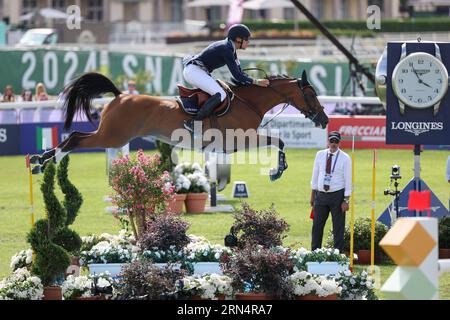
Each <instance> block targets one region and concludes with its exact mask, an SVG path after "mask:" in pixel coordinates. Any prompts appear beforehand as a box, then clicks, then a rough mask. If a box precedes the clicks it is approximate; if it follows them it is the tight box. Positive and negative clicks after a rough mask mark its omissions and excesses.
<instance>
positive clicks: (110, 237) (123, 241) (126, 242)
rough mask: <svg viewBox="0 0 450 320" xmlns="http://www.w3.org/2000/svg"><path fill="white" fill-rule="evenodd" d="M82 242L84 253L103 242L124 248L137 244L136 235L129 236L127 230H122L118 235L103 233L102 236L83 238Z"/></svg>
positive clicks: (94, 235) (93, 235)
mask: <svg viewBox="0 0 450 320" xmlns="http://www.w3.org/2000/svg"><path fill="white" fill-rule="evenodd" d="M81 240H82V245H81V250H82V251H89V250H91V249H92V247H93V246H95V245H96V244H98V243H99V242H102V241H106V242H109V243H114V244H115V245H120V246H122V247H128V246H133V245H134V244H135V243H136V239H135V237H134V235H132V234H129V233H128V231H127V230H125V229H121V230H120V231H119V233H118V234H117V235H115V234H109V233H102V234H100V235H96V234H91V235H88V236H85V237H81Z"/></svg>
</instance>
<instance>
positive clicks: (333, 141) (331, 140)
mask: <svg viewBox="0 0 450 320" xmlns="http://www.w3.org/2000/svg"><path fill="white" fill-rule="evenodd" d="M330 143H335V144H338V143H339V140H338V139H330Z"/></svg>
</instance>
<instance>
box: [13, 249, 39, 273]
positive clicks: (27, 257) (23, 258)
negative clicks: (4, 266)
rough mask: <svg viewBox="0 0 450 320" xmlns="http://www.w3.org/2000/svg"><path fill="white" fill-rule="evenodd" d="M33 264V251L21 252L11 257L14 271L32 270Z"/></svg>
mask: <svg viewBox="0 0 450 320" xmlns="http://www.w3.org/2000/svg"><path fill="white" fill-rule="evenodd" d="M32 262H33V250H31V249H27V250H21V251H19V252H18V253H16V254H15V255H13V256H12V257H11V263H10V267H11V269H12V271H16V270H17V269H20V268H27V269H28V270H30V269H31V264H32Z"/></svg>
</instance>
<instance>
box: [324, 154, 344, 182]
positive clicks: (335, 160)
mask: <svg viewBox="0 0 450 320" xmlns="http://www.w3.org/2000/svg"><path fill="white" fill-rule="evenodd" d="M339 151H340V150H338V152H337V153H336V159H334V164H333V169H332V170H331V173H326V170H325V178H324V180H323V184H324V186H330V185H331V177H332V176H333V173H334V169H335V168H336V163H337V160H338V158H339ZM328 157H329V154H327V157H325V168H326V167H327V159H328Z"/></svg>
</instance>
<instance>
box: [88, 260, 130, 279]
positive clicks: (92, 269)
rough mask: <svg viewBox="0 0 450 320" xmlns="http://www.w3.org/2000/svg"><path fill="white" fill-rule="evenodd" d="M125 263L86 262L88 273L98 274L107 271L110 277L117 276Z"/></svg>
mask: <svg viewBox="0 0 450 320" xmlns="http://www.w3.org/2000/svg"><path fill="white" fill-rule="evenodd" d="M125 265H126V263H91V264H88V268H89V273H90V274H100V273H103V272H106V271H108V272H109V273H110V274H111V277H113V278H114V277H117V276H118V275H119V273H120V272H121V271H122V267H124V266H125Z"/></svg>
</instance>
